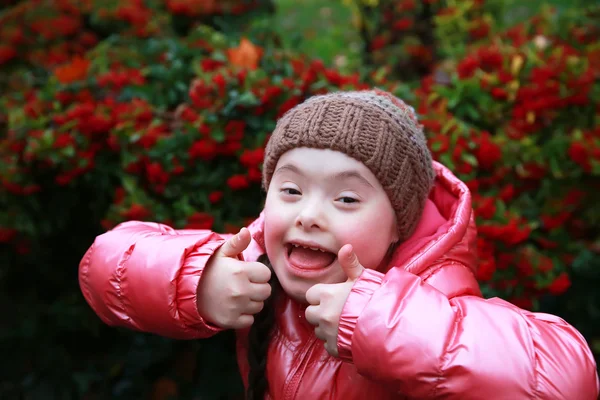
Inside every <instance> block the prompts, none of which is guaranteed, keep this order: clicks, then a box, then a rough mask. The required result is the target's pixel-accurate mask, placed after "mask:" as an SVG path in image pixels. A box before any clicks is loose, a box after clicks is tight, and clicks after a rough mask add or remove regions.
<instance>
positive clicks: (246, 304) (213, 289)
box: [198, 228, 271, 329]
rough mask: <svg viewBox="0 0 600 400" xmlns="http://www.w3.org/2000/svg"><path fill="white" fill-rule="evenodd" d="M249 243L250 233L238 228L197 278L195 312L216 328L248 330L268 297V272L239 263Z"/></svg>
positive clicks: (260, 266) (262, 266)
mask: <svg viewBox="0 0 600 400" xmlns="http://www.w3.org/2000/svg"><path fill="white" fill-rule="evenodd" d="M250 241H251V236H250V231H248V229H246V228H242V230H241V231H240V232H239V233H238V234H236V235H235V236H233V237H231V238H230V239H229V240H228V241H227V242H225V243H224V244H223V246H221V248H219V249H218V250H217V251H216V252H215V254H213V256H212V257H211V258H210V260H209V261H208V263H207V265H206V267H205V269H204V272H203V274H202V277H201V278H200V284H199V285H198V311H199V312H200V315H202V317H203V318H205V319H206V320H207V321H209V322H211V323H213V324H214V325H217V326H218V327H220V328H224V329H242V328H247V327H249V326H250V325H252V324H253V323H254V314H257V313H259V312H260V311H261V310H262V309H263V307H264V301H265V300H266V299H267V298H269V296H270V295H271V286H270V285H269V280H270V279H271V270H270V269H269V268H268V267H267V266H266V265H264V264H262V263H259V262H247V261H242V260H240V259H239V255H240V253H241V252H242V251H244V250H245V249H246V248H247V247H248V245H249V244H250Z"/></svg>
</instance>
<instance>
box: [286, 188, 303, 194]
mask: <svg viewBox="0 0 600 400" xmlns="http://www.w3.org/2000/svg"><path fill="white" fill-rule="evenodd" d="M281 193H284V194H287V195H290V196H298V195H301V194H302V193H300V191H299V190H298V189H294V188H283V189H281Z"/></svg>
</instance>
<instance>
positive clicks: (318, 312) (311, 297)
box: [306, 244, 365, 357]
mask: <svg viewBox="0 0 600 400" xmlns="http://www.w3.org/2000/svg"><path fill="white" fill-rule="evenodd" d="M338 260H339V263H340V266H341V267H342V269H343V270H344V272H345V273H346V276H347V277H348V280H347V281H346V282H343V283H336V284H318V285H314V286H313V287H311V288H310V289H308V291H307V292H306V301H307V302H308V304H309V307H307V308H306V320H307V321H308V322H309V323H310V324H311V325H314V326H315V335H316V336H317V337H318V338H319V339H321V340H322V341H323V342H325V343H324V344H325V349H326V350H327V352H328V353H329V354H331V355H332V356H334V357H337V356H338V349H337V337H338V329H339V326H340V316H341V315H342V310H343V309H344V304H346V300H348V296H349V295H350V291H351V290H352V286H354V282H356V280H357V279H358V277H359V276H360V275H361V274H362V272H363V271H364V269H365V268H364V267H363V266H362V265H361V264H360V262H359V261H358V257H357V256H356V254H354V249H353V248H352V245H349V244H347V245H345V246H343V247H342V248H341V249H340V251H339V252H338Z"/></svg>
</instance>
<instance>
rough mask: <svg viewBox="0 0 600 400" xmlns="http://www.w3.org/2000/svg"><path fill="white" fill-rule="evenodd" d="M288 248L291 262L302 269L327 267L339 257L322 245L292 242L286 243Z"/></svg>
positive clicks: (288, 256)
mask: <svg viewBox="0 0 600 400" xmlns="http://www.w3.org/2000/svg"><path fill="white" fill-rule="evenodd" d="M286 249H287V258H288V260H289V261H290V263H291V264H292V265H293V266H295V267H297V268H301V269H322V268H327V267H328V266H330V265H331V264H333V262H334V261H335V260H336V258H337V255H336V254H334V253H332V252H331V251H329V250H326V249H324V248H322V247H320V246H313V245H311V246H307V245H302V244H298V243H293V242H292V243H288V244H286Z"/></svg>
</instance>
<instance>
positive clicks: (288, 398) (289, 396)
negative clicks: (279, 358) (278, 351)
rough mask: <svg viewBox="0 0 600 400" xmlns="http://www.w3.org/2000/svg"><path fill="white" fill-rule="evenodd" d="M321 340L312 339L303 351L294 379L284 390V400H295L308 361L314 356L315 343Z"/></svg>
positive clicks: (293, 374)
mask: <svg viewBox="0 0 600 400" xmlns="http://www.w3.org/2000/svg"><path fill="white" fill-rule="evenodd" d="M318 341H319V339H318V338H317V337H316V336H313V337H311V338H310V339H309V340H308V341H307V342H306V344H305V345H304V347H303V348H302V351H301V353H300V354H301V356H300V357H299V358H298V363H297V364H296V370H295V371H294V372H293V373H292V377H291V378H290V379H289V380H288V384H287V386H286V388H285V390H284V392H283V393H284V396H283V399H284V400H294V399H295V398H296V393H297V392H298V387H299V386H300V380H301V379H302V375H304V371H306V367H307V366H308V359H309V358H310V355H311V354H312V350H313V348H314V347H315V343H316V342H318Z"/></svg>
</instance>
